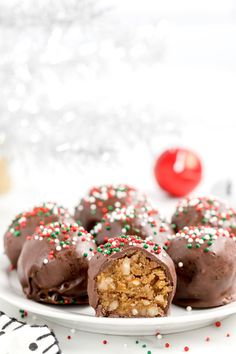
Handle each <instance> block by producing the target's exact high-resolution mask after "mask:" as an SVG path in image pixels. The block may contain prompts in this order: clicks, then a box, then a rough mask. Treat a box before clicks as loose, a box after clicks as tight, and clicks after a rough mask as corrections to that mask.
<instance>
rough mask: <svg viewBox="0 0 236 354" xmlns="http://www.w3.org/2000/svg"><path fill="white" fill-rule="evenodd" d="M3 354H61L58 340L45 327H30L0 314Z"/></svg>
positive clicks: (0, 344) (0, 340)
mask: <svg viewBox="0 0 236 354" xmlns="http://www.w3.org/2000/svg"><path fill="white" fill-rule="evenodd" d="M0 352H1V354H32V353H35V354H61V350H60V348H59V344H58V340H57V338H56V337H55V335H54V333H53V332H52V331H51V330H50V329H49V328H48V327H47V326H46V325H45V326H38V325H28V324H27V323H24V322H20V321H17V320H16V319H15V318H9V317H8V316H6V315H5V314H4V313H3V312H0Z"/></svg>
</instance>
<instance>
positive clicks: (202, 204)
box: [175, 197, 236, 229]
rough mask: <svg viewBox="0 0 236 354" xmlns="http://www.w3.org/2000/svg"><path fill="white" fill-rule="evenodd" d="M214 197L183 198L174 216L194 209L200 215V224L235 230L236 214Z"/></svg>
mask: <svg viewBox="0 0 236 354" xmlns="http://www.w3.org/2000/svg"><path fill="white" fill-rule="evenodd" d="M223 206H224V204H222V202H221V201H220V200H218V199H216V198H214V197H198V198H185V199H182V200H180V201H179V204H178V206H177V209H176V213H175V216H181V215H184V214H186V213H187V212H188V209H189V208H190V207H191V208H194V209H195V211H196V212H198V213H201V214H202V219H201V224H203V225H211V226H214V227H224V228H226V227H228V228H232V229H235V228H236V212H235V210H234V209H233V208H230V207H228V206H226V205H225V206H224V208H222V207H223Z"/></svg>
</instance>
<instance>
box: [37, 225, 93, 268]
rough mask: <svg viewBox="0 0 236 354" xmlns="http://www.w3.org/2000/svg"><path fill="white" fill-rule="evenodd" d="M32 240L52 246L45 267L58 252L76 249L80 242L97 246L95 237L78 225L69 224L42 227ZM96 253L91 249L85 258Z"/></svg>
mask: <svg viewBox="0 0 236 354" xmlns="http://www.w3.org/2000/svg"><path fill="white" fill-rule="evenodd" d="M31 239H34V240H38V241H41V240H43V239H46V240H47V241H48V243H50V245H51V246H52V247H51V250H50V252H49V254H48V257H47V258H45V259H44V260H43V263H44V264H45V265H46V264H48V262H49V261H50V260H52V259H53V258H55V257H56V254H57V253H58V252H60V251H62V250H63V249H69V248H71V247H75V246H76V244H77V242H78V241H81V242H89V241H91V240H92V241H93V242H94V244H95V241H94V239H93V236H92V235H91V234H90V233H88V232H87V231H86V230H85V229H84V228H83V227H82V226H79V225H78V224H77V223H74V224H69V223H60V222H54V223H51V224H49V225H47V226H43V225H41V226H39V227H38V228H37V231H36V233H35V234H34V235H33V236H32V237H31ZM94 253H96V251H95V249H93V248H90V249H89V252H88V253H84V254H83V256H84V257H86V258H88V259H90V258H91V257H92V256H93V255H94Z"/></svg>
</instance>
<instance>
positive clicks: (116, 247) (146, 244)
mask: <svg viewBox="0 0 236 354" xmlns="http://www.w3.org/2000/svg"><path fill="white" fill-rule="evenodd" d="M97 251H98V252H97V253H96V254H95V256H94V257H93V258H92V259H91V261H90V263H89V271H88V296H89V304H90V305H91V306H92V307H93V308H94V309H95V312H96V316H102V315H103V312H102V307H101V305H100V303H99V294H98V289H97V284H96V277H97V276H98V274H99V273H101V272H102V271H103V270H104V269H106V268H107V267H108V266H109V265H111V264H112V262H113V261H115V260H117V259H120V258H123V257H125V256H127V255H131V254H133V253H135V252H138V251H141V252H143V253H144V254H145V255H146V256H147V257H148V258H150V259H151V260H152V261H154V262H156V263H158V265H160V266H161V267H163V269H164V270H165V273H166V276H167V277H168V279H169V280H170V285H171V286H172V287H173V290H172V292H171V293H169V295H168V305H167V307H166V309H165V315H167V314H168V312H169V307H170V304H171V302H172V299H173V296H174V293H175V288H176V272H175V267H174V264H173V261H172V260H171V258H170V257H169V256H168V254H167V253H166V252H165V250H163V248H162V247H160V246H158V245H157V244H155V243H154V242H151V241H144V240H142V239H141V238H139V237H135V236H128V235H127V236H125V235H122V236H120V237H116V238H113V239H110V240H109V242H108V243H106V244H105V245H102V246H101V247H98V249H97ZM131 317H132V316H131Z"/></svg>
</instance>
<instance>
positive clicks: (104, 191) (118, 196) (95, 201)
mask: <svg viewBox="0 0 236 354" xmlns="http://www.w3.org/2000/svg"><path fill="white" fill-rule="evenodd" d="M145 203H146V196H145V195H144V194H143V193H141V192H140V191H138V190H137V189H136V188H134V187H131V186H128V185H125V184H124V185H123V184H120V185H103V186H99V187H93V188H91V189H90V191H89V194H88V195H87V196H86V197H84V198H83V199H81V201H80V203H79V205H78V206H77V207H76V208H75V215H74V217H75V220H76V222H79V223H81V225H82V226H83V227H84V228H85V229H86V230H88V231H90V230H91V229H92V228H93V227H94V226H95V225H96V223H97V222H99V221H101V219H102V217H103V215H104V214H106V213H107V212H111V211H113V210H114V209H115V208H122V207H125V206H128V205H130V204H132V205H136V206H142V205H144V204H145Z"/></svg>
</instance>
